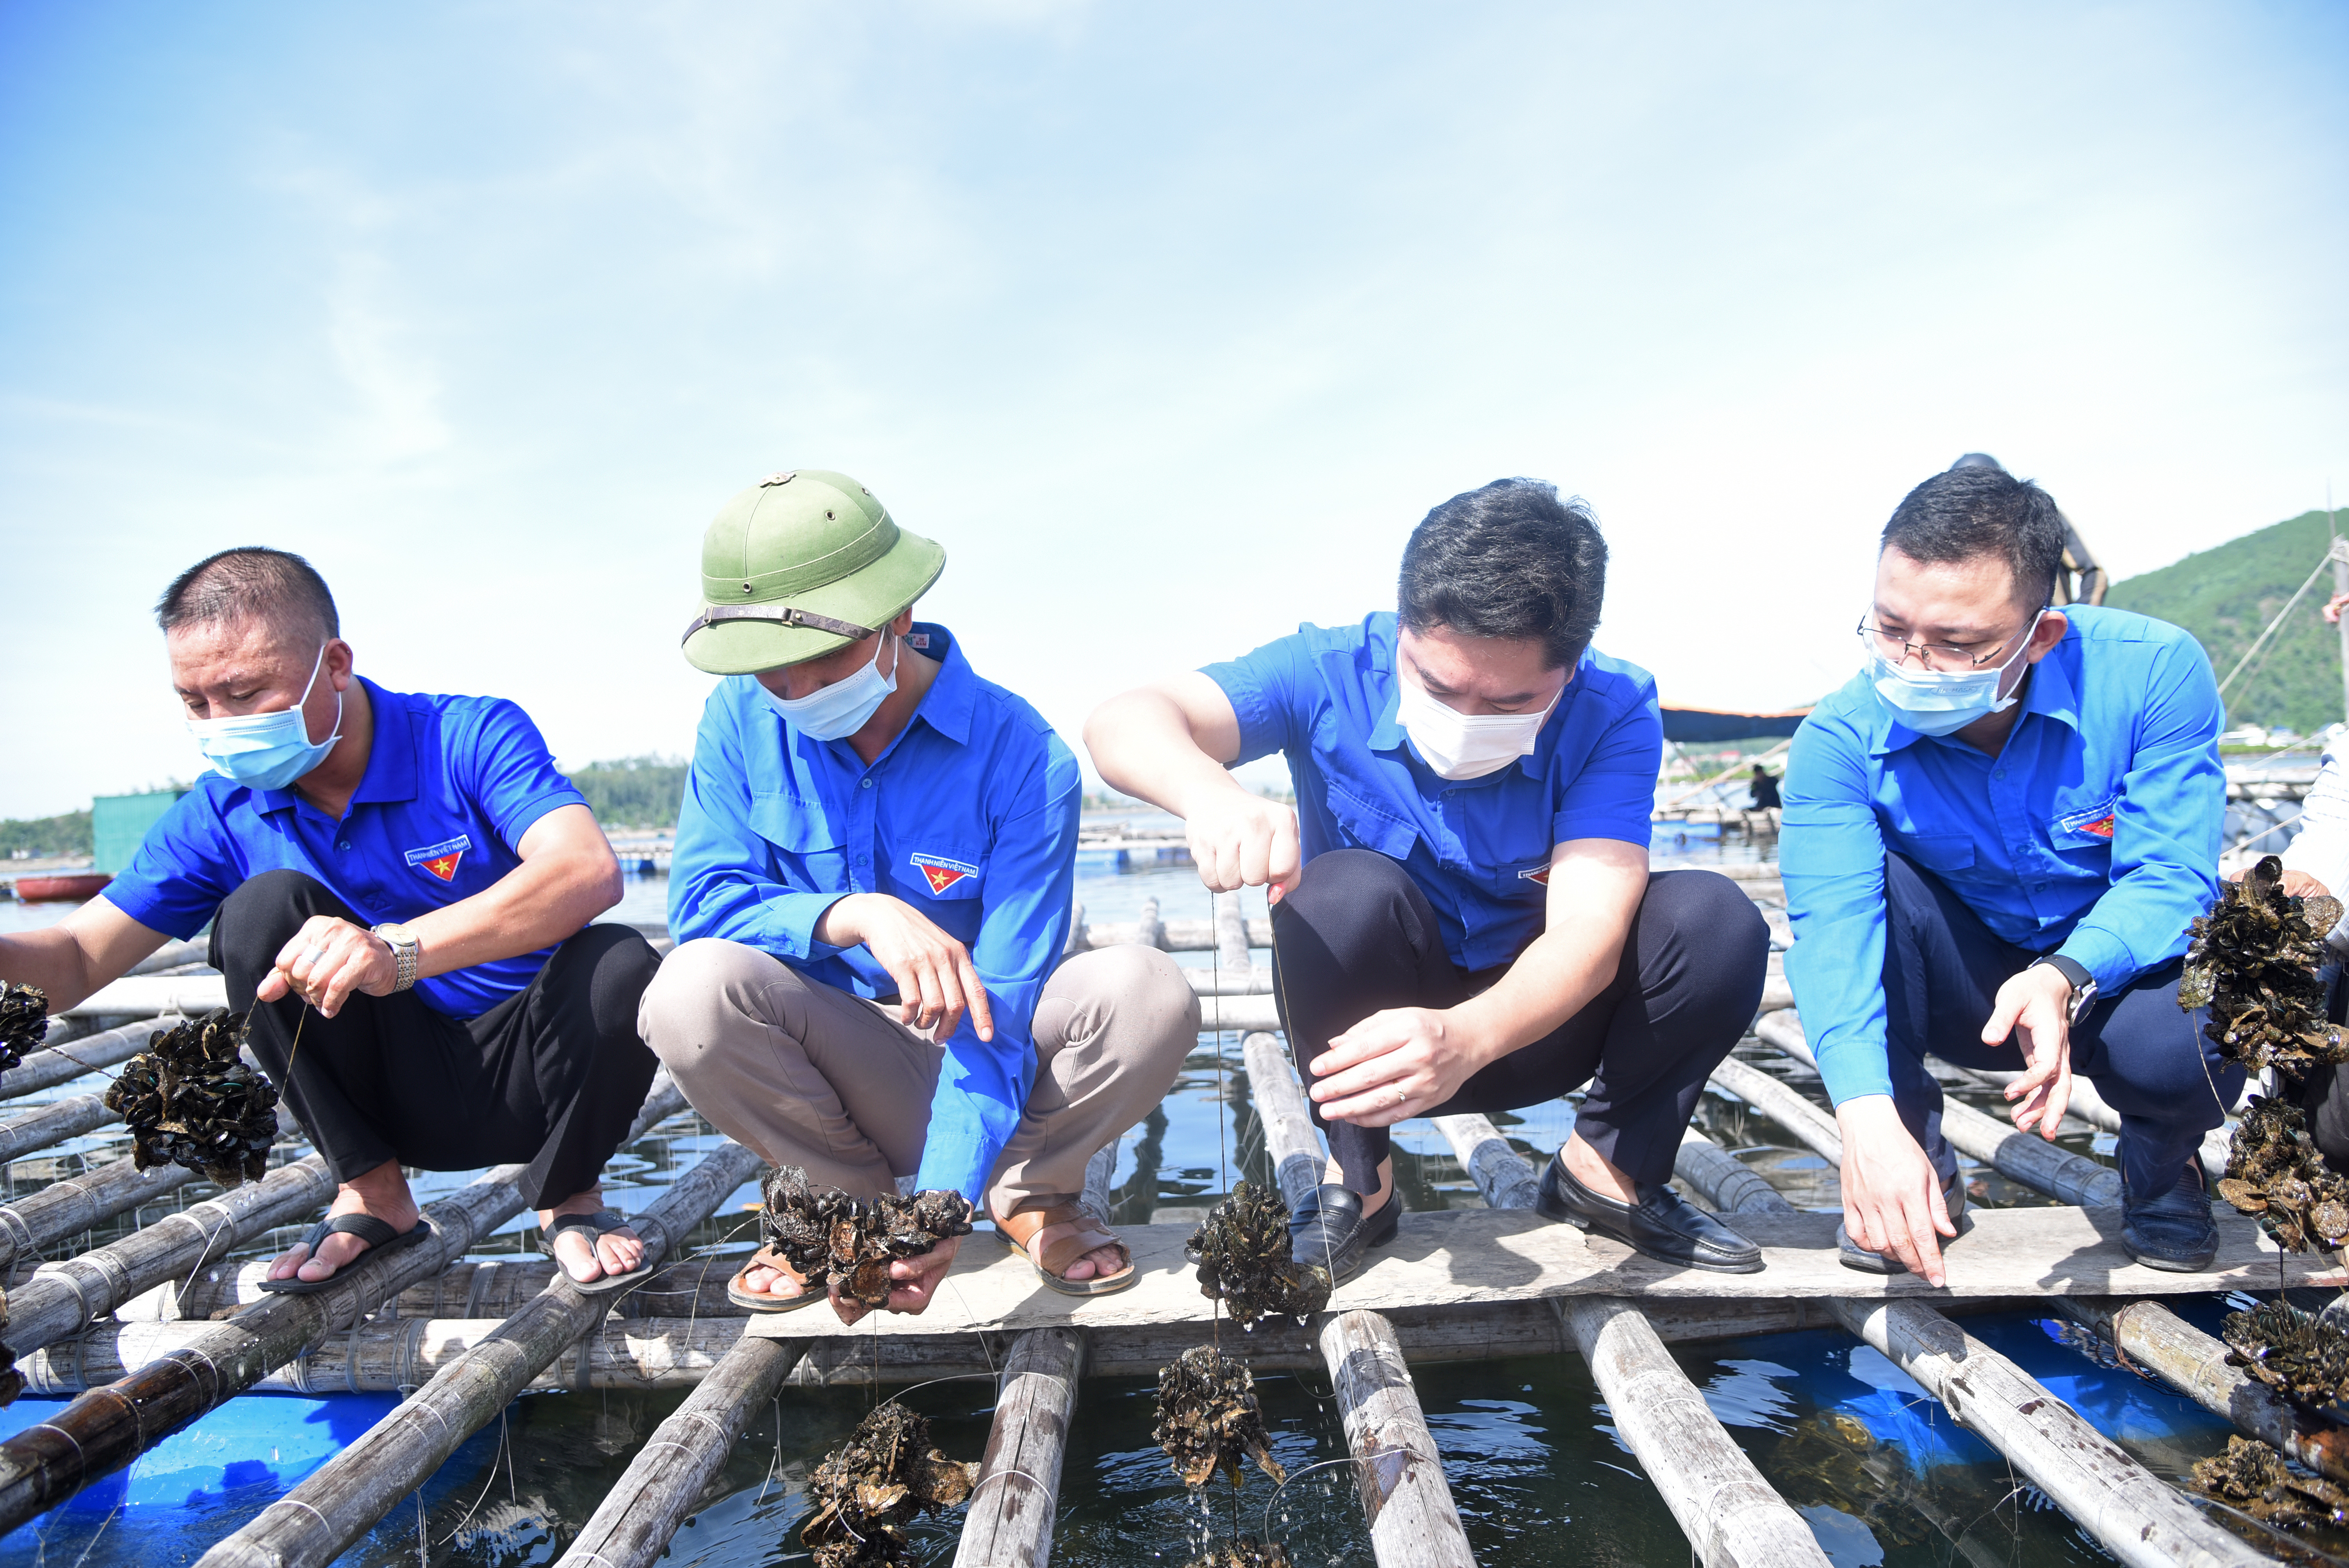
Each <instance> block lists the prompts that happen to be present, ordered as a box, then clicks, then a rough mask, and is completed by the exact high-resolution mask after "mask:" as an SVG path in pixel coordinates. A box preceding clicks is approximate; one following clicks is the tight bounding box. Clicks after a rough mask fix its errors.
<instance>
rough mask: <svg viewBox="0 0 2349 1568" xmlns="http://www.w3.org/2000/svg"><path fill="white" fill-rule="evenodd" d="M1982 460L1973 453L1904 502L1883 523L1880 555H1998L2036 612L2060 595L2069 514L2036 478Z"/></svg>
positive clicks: (2022, 599) (2017, 593)
mask: <svg viewBox="0 0 2349 1568" xmlns="http://www.w3.org/2000/svg"><path fill="white" fill-rule="evenodd" d="M1977 459H1978V454H1974V453H1968V454H1967V455H1966V456H1965V457H1963V458H1961V459H1958V462H1957V465H1956V466H1954V467H1952V468H1951V469H1948V470H1947V471H1945V472H1942V473H1938V474H1935V475H1934V476H1933V477H1932V478H1931V479H1930V480H1926V481H1925V482H1924V483H1923V484H1920V485H1919V486H1918V487H1917V488H1916V489H1915V490H1910V491H1909V493H1908V495H1907V496H1905V497H1903V498H1902V500H1901V502H1900V504H1899V506H1898V507H1896V508H1894V509H1893V512H1892V521H1889V522H1888V523H1886V524H1885V525H1884V543H1883V546H1882V549H1883V550H1894V549H1897V550H1899V552H1900V553H1901V554H1903V555H1905V556H1907V557H1908V558H1909V560H1911V561H1920V562H1935V561H1971V560H1972V559H1974V558H1975V557H1976V556H1981V555H1995V556H1997V557H1999V558H2000V559H2001V560H2002V561H2004V562H2006V564H2007V568H2008V570H2009V571H2011V572H2013V573H2014V597H2015V601H2016V603H2029V604H2030V605H2031V606H2032V607H2033V608H2034V609H2035V608H2037V607H2038V606H2040V605H2043V604H2045V603H2048V602H2049V601H2051V600H2052V599H2053V598H2054V594H2055V573H2056V572H2057V571H2058V570H2059V569H2060V568H2061V567H2062V566H2063V564H2064V514H2063V512H2062V511H2058V510H2057V509H2056V506H2055V498H2054V497H2053V496H2051V495H2049V494H2048V493H2047V492H2046V491H2045V490H2041V489H2040V488H2039V487H2038V486H2037V485H2035V484H2033V483H2032V481H2031V480H2019V479H2016V478H2015V477H2014V476H2013V474H2011V473H2008V472H2007V471H2006V470H2005V469H2002V468H2001V467H1999V466H1998V464H1997V463H1995V462H1993V461H1992V460H1991V459H1987V458H1980V459H1979V460H1977ZM1878 553H1881V550H1879V552H1878Z"/></svg>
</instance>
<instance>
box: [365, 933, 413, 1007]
mask: <svg viewBox="0 0 2349 1568" xmlns="http://www.w3.org/2000/svg"><path fill="white" fill-rule="evenodd" d="M371 934H372V935H374V936H376V937H378V938H380V939H381V940H382V942H383V944H384V945H385V946H387V947H388V948H390V949H391V956H392V960H393V962H395V963H396V964H398V965H399V975H398V978H397V979H395V980H393V981H392V983H391V988H392V990H393V991H394V992H400V991H405V990H407V989H408V988H409V986H410V985H415V984H416V971H417V967H418V966H419V965H421V964H422V963H423V962H424V944H422V943H421V942H419V941H417V940H416V937H415V935H414V934H412V933H410V932H409V929H408V927H406V926H404V925H378V926H377V927H376V928H375V930H374V931H373V932H372V933H371Z"/></svg>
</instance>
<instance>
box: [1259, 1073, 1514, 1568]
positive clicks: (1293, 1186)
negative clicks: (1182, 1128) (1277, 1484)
mask: <svg viewBox="0 0 2349 1568" xmlns="http://www.w3.org/2000/svg"><path fill="white" fill-rule="evenodd" d="M1240 1052H1241V1056H1242V1057H1243V1059H1244V1060H1245V1061H1246V1062H1247V1075H1248V1088H1249V1091H1250V1093H1251V1094H1252V1095H1253V1096H1254V1097H1255V1099H1256V1107H1257V1116H1258V1117H1259V1118H1260V1119H1262V1121H1263V1123H1264V1141H1265V1152H1266V1154H1267V1155H1268V1156H1269V1157H1270V1159H1271V1160H1272V1162H1273V1168H1274V1169H1275V1170H1276V1171H1278V1172H1279V1178H1280V1186H1281V1191H1282V1194H1283V1195H1284V1196H1285V1197H1287V1199H1288V1203H1289V1207H1291V1208H1292V1209H1293V1208H1295V1207H1297V1206H1298V1205H1299V1204H1300V1203H1302V1202H1304V1201H1305V1200H1306V1198H1308V1197H1309V1196H1310V1195H1311V1193H1312V1191H1313V1189H1314V1188H1316V1187H1318V1186H1319V1185H1320V1182H1321V1171H1322V1154H1321V1140H1320V1139H1319V1137H1318V1136H1317V1135H1316V1134H1315V1132H1314V1130H1313V1121H1312V1119H1311V1118H1310V1117H1309V1115H1308V1114H1307V1113H1306V1109H1305V1095H1304V1092H1303V1091H1302V1090H1300V1089H1299V1088H1298V1087H1297V1078H1296V1076H1295V1075H1294V1074H1293V1073H1292V1072H1290V1070H1289V1067H1288V1056H1287V1053H1286V1052H1284V1051H1283V1050H1282V1049H1281V1047H1280V1043H1279V1042H1278V1040H1276V1039H1274V1038H1273V1037H1271V1036H1270V1035H1263V1034H1257V1035H1250V1036H1249V1037H1247V1039H1245V1040H1243V1041H1241V1042H1240ZM1315 1338H1316V1340H1317V1342H1318V1344H1319V1347H1320V1351H1321V1359H1322V1362H1323V1364H1324V1365H1325V1366H1327V1367H1329V1370H1330V1386H1331V1387H1333V1388H1335V1389H1336V1390H1337V1397H1338V1408H1339V1411H1340V1414H1341V1415H1342V1416H1343V1418H1344V1420H1345V1427H1346V1446H1347V1449H1348V1450H1349V1451H1350V1453H1351V1454H1352V1455H1353V1456H1354V1458H1355V1459H1356V1460H1358V1461H1360V1462H1359V1463H1357V1464H1356V1465H1355V1467H1354V1472H1355V1480H1356V1483H1357V1485H1358V1486H1359V1488H1360V1490H1361V1497H1362V1511H1363V1514H1364V1516H1365V1517H1366V1518H1367V1519H1368V1520H1369V1522H1370V1527H1371V1555H1372V1556H1373V1557H1375V1558H1376V1559H1377V1560H1378V1562H1379V1564H1380V1568H1466V1565H1468V1564H1471V1563H1474V1562H1475V1558H1473V1557H1472V1556H1471V1555H1470V1554H1469V1551H1468V1537H1467V1534H1466V1532H1464V1531H1463V1530H1462V1529H1461V1527H1460V1511H1459V1510H1458V1509H1457V1508H1455V1507H1454V1505H1453V1501H1452V1488H1451V1487H1450V1485H1448V1484H1447V1483H1446V1482H1445V1480H1444V1462H1443V1459H1442V1456H1441V1455H1440V1454H1439V1453H1438V1452H1437V1451H1436V1447H1435V1439H1434V1438H1433V1436H1432V1435H1431V1434H1430V1433H1429V1431H1428V1429H1427V1417H1426V1416H1425V1415H1424V1414H1423V1412H1422V1411H1421V1409H1420V1408H1419V1396H1418V1395H1417V1394H1416V1393H1415V1392H1413V1388H1412V1382H1411V1369H1410V1368H1409V1367H1407V1366H1405V1365H1404V1362H1403V1355H1402V1345H1401V1343H1399V1342H1398V1341H1397V1339H1396V1338H1395V1332H1394V1328H1393V1326H1392V1325H1390V1324H1389V1323H1388V1322H1387V1321H1386V1320H1385V1319H1384V1318H1382V1317H1381V1316H1380V1315H1378V1314H1376V1313H1374V1312H1345V1313H1340V1314H1338V1315H1336V1316H1334V1317H1331V1318H1329V1319H1328V1320H1326V1321H1325V1322H1323V1323H1322V1324H1321V1325H1320V1326H1319V1329H1318V1331H1317V1333H1316V1336H1315Z"/></svg>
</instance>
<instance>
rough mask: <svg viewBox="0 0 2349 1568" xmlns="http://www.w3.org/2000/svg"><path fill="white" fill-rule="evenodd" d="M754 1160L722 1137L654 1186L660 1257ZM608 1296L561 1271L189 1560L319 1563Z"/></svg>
mask: <svg viewBox="0 0 2349 1568" xmlns="http://www.w3.org/2000/svg"><path fill="white" fill-rule="evenodd" d="M761 1169H762V1163H761V1161H760V1159H759V1157H758V1156H757V1155H756V1154H754V1153H753V1152H751V1151H750V1150H748V1149H745V1148H743V1147H742V1146H741V1145H740V1144H739V1143H735V1142H733V1141H731V1140H729V1141H727V1142H726V1143H724V1144H722V1145H720V1146H719V1148H718V1149H716V1150H713V1151H711V1152H710V1153H709V1154H706V1155H704V1156H702V1158H701V1159H700V1160H699V1161H696V1162H695V1163H694V1164H693V1165H692V1166H691V1167H690V1168H689V1169H688V1170H687V1171H685V1172H684V1174H682V1175H680V1176H679V1177H678V1179H677V1180H676V1181H673V1182H671V1183H670V1184H669V1185H668V1186H667V1188H665V1189H663V1190H662V1192H661V1194H660V1196H659V1197H658V1198H656V1199H655V1200H654V1201H653V1202H651V1203H650V1204H649V1205H647V1207H646V1208H645V1209H644V1210H643V1211H642V1212H638V1213H636V1214H635V1215H632V1216H631V1217H630V1219H629V1222H628V1223H629V1225H630V1227H631V1228H632V1229H634V1230H635V1231H636V1234H638V1235H639V1236H641V1237H643V1238H644V1243H645V1251H646V1253H647V1256H649V1257H652V1258H655V1259H657V1258H659V1257H660V1256H661V1255H662V1254H663V1253H667V1251H668V1250H669V1249H670V1248H671V1247H674V1246H675V1245H676V1244H677V1243H678V1242H680V1241H682V1240H683V1239H684V1237H685V1233H687V1232H688V1231H689V1230H691V1229H692V1228H693V1227H694V1226H695V1225H697V1224H698V1223H700V1222H701V1221H702V1220H703V1219H704V1218H706V1217H707V1216H708V1215H709V1212H710V1211H711V1210H712V1209H714V1208H716V1207H717V1206H718V1205H719V1203H720V1202H723V1201H724V1200H725V1198H726V1197H727V1195H728V1194H729V1193H730V1192H732V1191H734V1190H735V1189H736V1188H738V1187H740V1186H741V1185H742V1183H743V1182H744V1181H749V1180H750V1177H751V1176H752V1175H753V1174H755V1173H756V1172H757V1171H760V1170H761ZM609 1305H611V1303H610V1299H609V1298H608V1297H606V1296H600V1295H585V1294H584V1293H582V1292H581V1291H580V1290H579V1289H578V1288H577V1287H575V1286H574V1285H573V1284H571V1282H570V1279H569V1277H568V1276H563V1277H560V1278H558V1279H556V1280H555V1281H554V1284H551V1285H549V1286H548V1287H547V1290H546V1293H545V1294H544V1295H541V1296H539V1297H538V1298H537V1299H535V1300H533V1302H532V1303H531V1304H530V1305H528V1306H526V1307H524V1308H523V1310H522V1311H520V1312H518V1313H516V1314H514V1315H513V1316H512V1317H510V1318H508V1319H506V1321H505V1322H504V1323H503V1324H502V1326H500V1327H499V1329H498V1331H497V1332H496V1333H495V1334H493V1335H492V1336H490V1338H489V1339H488V1340H486V1341H484V1342H483V1343H481V1344H480V1345H478V1346H473V1347H472V1348H471V1349H469V1350H467V1351H465V1352H463V1353H462V1354H460V1355H459V1356H458V1357H456V1358H455V1359H454V1360H452V1361H450V1364H449V1365H448V1366H446V1367H441V1368H440V1370H439V1371H437V1372H435V1373H434V1374H433V1375H432V1377H431V1379H430V1380H429V1382H427V1383H426V1384H425V1385H424V1387H421V1388H419V1389H418V1390H417V1391H416V1392H415V1393H414V1394H413V1395H411V1396H409V1398H407V1399H406V1400H404V1401H403V1402H402V1403H401V1404H400V1405H399V1406H398V1408H396V1409H394V1410H393V1411H392V1413H391V1414H390V1415H388V1416H387V1417H385V1418H383V1419H382V1420H381V1421H378V1422H377V1423H376V1425H375V1426H373V1427H371V1428H369V1429H367V1432H366V1433H365V1434H364V1435H363V1436H361V1437H360V1438H359V1439H357V1440H356V1441H355V1442H353V1443H352V1444H350V1446H349V1447H347V1448H346V1449H343V1450H342V1451H341V1452H339V1453H337V1454H336V1456H335V1457H334V1458H333V1459H331V1460H327V1461H326V1463H325V1464H324V1465H322V1466H320V1467H319V1468H318V1469H317V1470H314V1471H312V1472H311V1473H310V1474H309V1475H308V1476H307V1477H305V1479H304V1480H302V1481H301V1482H300V1483H298V1484H297V1485H295V1488H294V1489H293V1490H292V1491H289V1492H287V1493H286V1494H285V1496H284V1497H281V1498H279V1499H278V1500H277V1501H274V1502H272V1503H271V1504H270V1505H269V1506H268V1507H266V1508H264V1509H263V1510H262V1511H261V1512H260V1513H259V1514H257V1515H256V1516H254V1518H253V1519H252V1520H251V1521H249V1522H247V1523H245V1524H244V1525H243V1527H242V1528H240V1529H238V1530H236V1531H235V1532H233V1533H231V1534H230V1535H228V1536H227V1537H226V1538H225V1539H223V1540H222V1541H220V1542H217V1543H215V1544H214V1545H213V1546H212V1550H211V1551H209V1552H207V1553H204V1554H203V1556H202V1558H200V1559H198V1564H199V1568H264V1565H265V1568H322V1565H323V1564H325V1563H331V1562H333V1561H334V1560H335V1559H336V1557H338V1556H340V1555H341V1554H342V1553H343V1550H344V1548H346V1547H347V1546H349V1545H350V1544H351V1542H354V1541H357V1539H358V1538H359V1537H360V1536H361V1535H363V1534H365V1533H366V1532H367V1528H368V1527H369V1526H370V1525H372V1524H374V1523H375V1522H376V1521H377V1520H378V1519H381V1518H382V1517H383V1516H384V1514H385V1513H386V1512H387V1511H389V1510H390V1509H391V1507H392V1506H393V1505H394V1504H396V1503H398V1501H400V1500H401V1499H402V1498H404V1497H406V1496H407V1495H408V1494H409V1492H410V1491H414V1490H415V1489H416V1488H417V1487H419V1486H420V1485H422V1484H423V1483H424V1481H425V1480H427V1479H428V1478H429V1477H430V1475H431V1474H432V1472H433V1471H434V1470H438V1469H440V1464H441V1461H443V1460H446V1459H447V1458H448V1457H449V1456H450V1454H452V1453H454V1452H455V1451H456V1450H457V1448H458V1446H459V1445H460V1444H461V1443H463V1442H464V1440H465V1439H467V1438H470V1437H471V1436H472V1435H473V1434H474V1433H475V1432H477V1431H479V1430H481V1428H482V1427H484V1426H486V1425H487V1424H488V1423H489V1422H491V1421H492V1420H494V1419H495V1418H497V1414H498V1412H499V1411H501V1410H502V1409H504V1408H506V1406H507V1405H508V1404H509V1403H511V1402H512V1400H513V1399H514V1398H515V1397H516V1396H517V1395H519V1394H520V1393H521V1392H522V1391H523V1388H524V1387H527V1386H528V1385H529V1383H530V1380H531V1378H532V1377H534V1376H536V1375H537V1373H538V1371H539V1369H540V1368H541V1367H544V1366H546V1364H547V1363H549V1362H550V1361H553V1360H554V1358H555V1357H557V1356H559V1355H561V1354H562V1352H563V1349H564V1346H568V1345H570V1344H571V1343H572V1342H573V1341H574V1340H576V1339H577V1338H578V1337H579V1336H581V1335H582V1334H584V1333H585V1332H586V1331H587V1330H589V1329H590V1328H592V1327H594V1326H595V1323H596V1321H597V1320H598V1319H600V1318H601V1317H602V1316H603V1315H604V1310H605V1307H607V1306H609Z"/></svg>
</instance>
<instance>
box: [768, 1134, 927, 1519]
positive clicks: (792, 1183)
mask: <svg viewBox="0 0 2349 1568" xmlns="http://www.w3.org/2000/svg"><path fill="white" fill-rule="evenodd" d="M760 1196H761V1198H763V1199H764V1200H765V1202H763V1203H761V1205H760V1209H759V1239H760V1241H761V1243H763V1244H764V1245H765V1246H766V1247H767V1249H768V1250H769V1251H771V1252H772V1253H776V1254H777V1255H778V1256H780V1257H781V1258H782V1259H783V1261H784V1262H786V1263H788V1264H791V1265H792V1269H793V1270H794V1271H795V1272H796V1273H798V1274H799V1275H800V1276H801V1277H802V1279H804V1280H806V1281H807V1283H808V1287H809V1288H810V1289H811V1290H821V1289H823V1288H824V1287H825V1286H826V1285H827V1284H829V1283H830V1282H831V1281H833V1280H834V1279H837V1280H838V1281H839V1282H840V1293H841V1294H842V1295H848V1296H854V1297H855V1298H856V1299H857V1300H858V1301H861V1302H863V1303H864V1305H867V1306H884V1305H887V1304H888V1300H889V1265H890V1264H893V1263H895V1262H896V1261H897V1260H898V1259H899V1258H917V1257H920V1256H921V1255H922V1254H923V1253H926V1252H928V1251H929V1250H930V1249H931V1248H933V1247H935V1246H936V1245H937V1244H938V1243H940V1242H943V1241H945V1240H947V1238H948V1237H949V1236H967V1235H968V1234H969V1233H970V1229H971V1226H970V1219H971V1206H970V1201H969V1200H968V1199H967V1198H965V1197H964V1196H963V1195H962V1194H961V1193H959V1192H941V1191H932V1192H921V1193H916V1195H915V1196H913V1197H911V1198H901V1197H898V1196H897V1195H896V1194H895V1193H894V1192H893V1193H891V1194H889V1195H888V1196H886V1197H884V1198H880V1199H876V1200H875V1201H874V1202H870V1203H866V1202H862V1201H860V1200H858V1199H855V1198H852V1197H850V1196H849V1195H848V1194H847V1193H845V1192H843V1191H841V1190H840V1189H839V1188H837V1187H818V1186H814V1185H812V1184H811V1183H810V1182H809V1181H808V1174H807V1172H806V1171H803V1170H802V1169H801V1168H800V1167H798V1166H796V1165H786V1166H784V1167H782V1168H781V1170H777V1171H769V1172H767V1180H766V1184H765V1185H764V1187H762V1188H761V1192H760ZM884 1408H886V1407H884ZM842 1561H843V1562H845V1561H847V1559H844V1558H843V1560H842Z"/></svg>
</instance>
